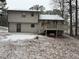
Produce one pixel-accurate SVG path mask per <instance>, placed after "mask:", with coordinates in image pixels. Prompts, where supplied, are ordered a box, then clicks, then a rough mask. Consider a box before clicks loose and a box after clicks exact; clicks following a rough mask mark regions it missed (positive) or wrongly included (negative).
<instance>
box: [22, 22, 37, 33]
mask: <svg viewBox="0 0 79 59" xmlns="http://www.w3.org/2000/svg"><path fill="white" fill-rule="evenodd" d="M34 25H35V27H34V28H32V27H31V24H29V23H27V24H21V32H27V33H37V31H38V30H37V29H38V25H37V24H34Z"/></svg>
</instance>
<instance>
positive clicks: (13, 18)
mask: <svg viewBox="0 0 79 59" xmlns="http://www.w3.org/2000/svg"><path fill="white" fill-rule="evenodd" d="M23 13H24V14H25V17H23V16H22V14H23ZM32 13H33V14H34V16H31V14H32ZM32 13H31V12H8V22H23V23H38V13H34V12H32Z"/></svg>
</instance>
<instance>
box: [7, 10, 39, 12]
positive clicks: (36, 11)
mask: <svg viewBox="0 0 79 59" xmlns="http://www.w3.org/2000/svg"><path fill="white" fill-rule="evenodd" d="M7 11H8V12H38V13H40V11H39V10H7Z"/></svg>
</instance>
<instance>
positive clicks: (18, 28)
mask: <svg viewBox="0 0 79 59" xmlns="http://www.w3.org/2000/svg"><path fill="white" fill-rule="evenodd" d="M17 32H21V24H20V23H18V24H17Z"/></svg>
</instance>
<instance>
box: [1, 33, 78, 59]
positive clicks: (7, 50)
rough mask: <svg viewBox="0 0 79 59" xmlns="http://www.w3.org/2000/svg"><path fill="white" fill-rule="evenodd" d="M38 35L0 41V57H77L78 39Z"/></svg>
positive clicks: (60, 58) (5, 58) (44, 58)
mask: <svg viewBox="0 0 79 59" xmlns="http://www.w3.org/2000/svg"><path fill="white" fill-rule="evenodd" d="M7 35H8V34H7ZM0 36H1V35H0ZM3 36H5V35H3ZM38 37H39V38H38V39H32V40H23V41H13V42H12V41H6V42H5V41H0V59H79V40H78V39H74V38H72V37H70V38H68V37H61V38H55V37H46V36H40V35H39V36H38Z"/></svg>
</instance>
